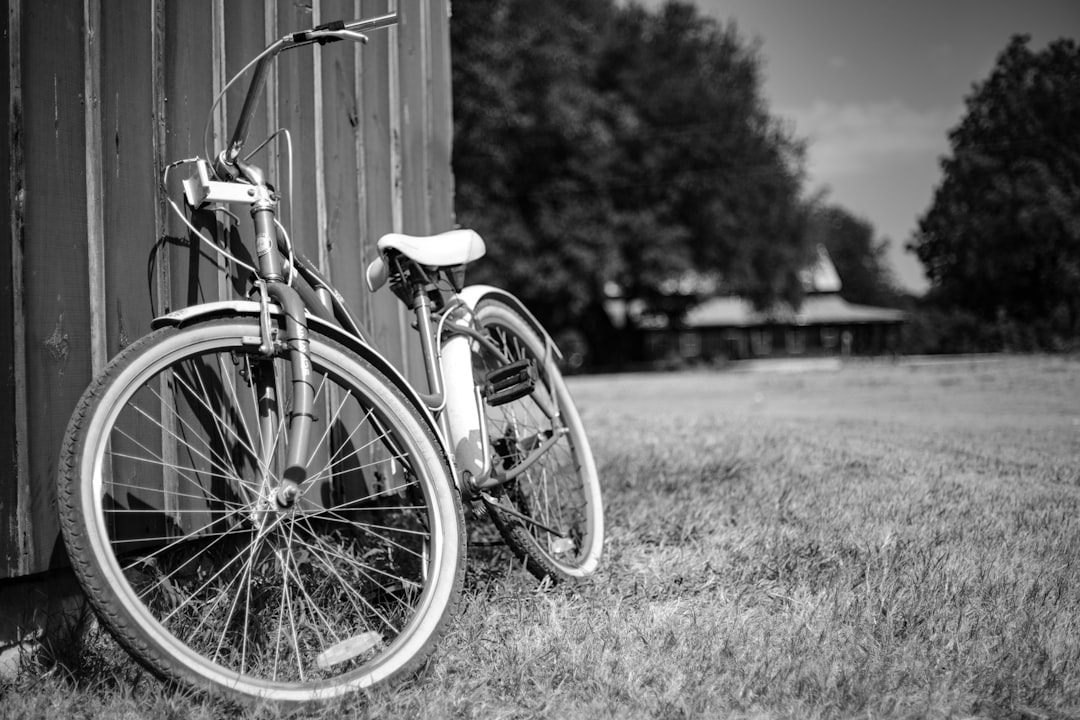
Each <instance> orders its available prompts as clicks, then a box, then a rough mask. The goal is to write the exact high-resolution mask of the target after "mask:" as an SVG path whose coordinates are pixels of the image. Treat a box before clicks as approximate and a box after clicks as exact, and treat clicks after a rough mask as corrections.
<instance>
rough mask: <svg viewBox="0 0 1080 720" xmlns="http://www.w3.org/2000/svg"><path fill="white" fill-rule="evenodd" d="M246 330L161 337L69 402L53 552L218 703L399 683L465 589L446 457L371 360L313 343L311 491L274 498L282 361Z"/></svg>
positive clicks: (121, 622) (144, 652) (123, 357)
mask: <svg viewBox="0 0 1080 720" xmlns="http://www.w3.org/2000/svg"><path fill="white" fill-rule="evenodd" d="M259 339H260V331H259V327H258V323H257V321H255V320H254V319H251V318H231V319H225V320H215V321H208V322H202V323H198V324H195V325H192V326H190V327H187V328H184V329H176V328H167V329H163V330H158V331H157V332H155V333H153V334H151V335H148V336H147V337H145V338H143V339H142V340H140V341H138V342H137V343H135V344H133V345H131V346H129V347H128V348H127V349H126V350H125V351H124V352H123V353H121V354H120V355H119V356H118V357H117V358H116V359H115V360H114V361H113V362H112V363H110V364H109V366H108V367H107V368H106V370H105V372H104V373H103V374H102V376H101V377H100V378H99V379H98V380H96V381H95V382H94V384H93V385H91V387H90V388H89V389H88V390H87V392H86V394H85V395H84V397H83V399H82V400H81V402H80V403H79V405H78V407H77V409H76V411H75V414H74V415H73V417H72V420H71V424H70V426H69V428H68V435H67V438H66V440H65V444H64V449H63V454H62V457H61V473H60V478H59V498H60V514H61V525H62V528H63V531H64V537H65V540H66V542H67V546H68V552H69V555H70V556H71V559H72V563H73V565H74V568H75V570H76V572H77V574H78V575H79V577H80V579H81V581H82V583H83V586H84V587H85V589H86V591H87V594H88V595H89V597H90V599H91V600H92V602H93V604H94V606H95V608H96V609H97V611H98V613H99V615H100V617H101V619H102V620H103V622H104V623H105V624H106V625H107V626H108V627H109V629H110V630H111V631H112V632H113V634H114V635H115V636H116V637H117V639H118V640H119V641H120V642H121V643H122V644H123V645H124V646H125V647H126V648H127V649H128V650H130V651H131V652H132V654H133V655H135V657H136V658H137V659H139V660H140V661H141V662H142V663H143V664H145V665H146V666H148V667H149V668H150V669H152V670H153V671H155V672H157V673H158V674H160V675H162V676H164V677H167V678H171V679H175V680H179V681H183V682H185V683H187V684H189V685H192V686H194V687H196V688H200V689H204V690H209V691H211V692H214V693H218V694H224V695H228V696H230V697H232V698H234V699H241V700H245V699H264V700H271V701H278V702H284V703H303V702H308V701H313V700H325V699H329V698H333V697H336V696H339V695H341V694H343V693H346V692H349V691H352V690H355V689H358V688H364V687H369V686H371V685H374V684H376V683H380V682H383V681H387V680H390V679H392V678H395V677H398V676H401V675H402V674H405V673H408V672H410V671H412V670H415V669H416V668H417V667H418V666H419V665H420V663H422V662H423V661H424V659H425V658H426V657H427V656H428V655H429V654H430V653H431V651H432V649H433V647H434V644H435V643H436V642H437V641H438V639H439V638H440V637H441V636H442V634H443V633H444V632H445V629H446V626H447V623H448V621H449V618H450V616H451V615H452V612H453V611H454V609H455V607H456V605H457V603H458V599H459V597H460V593H461V584H462V579H463V576H464V557H463V553H464V537H463V518H462V516H461V505H460V500H459V498H458V496H457V493H456V491H455V490H453V489H452V486H451V481H450V477H449V469H448V467H447V464H446V460H445V458H444V456H443V453H442V451H441V449H440V446H439V444H438V442H437V441H436V439H435V437H434V435H433V433H432V432H431V430H430V429H429V427H428V425H427V423H426V422H424V421H423V420H422V419H421V417H420V415H419V414H418V413H417V411H416V410H415V409H414V407H413V406H412V404H411V403H409V402H408V401H407V400H406V399H405V397H404V396H403V395H402V393H401V392H400V391H399V390H398V389H397V388H396V386H395V385H394V384H393V383H392V382H391V381H390V380H389V379H387V377H386V376H385V375H383V374H382V373H381V372H380V371H379V370H378V369H377V368H376V367H375V366H373V365H372V364H371V363H369V362H368V361H366V360H365V359H363V358H362V357H360V356H359V355H357V354H356V353H354V352H352V351H351V350H349V349H347V348H345V347H344V346H342V345H341V344H339V343H337V342H336V341H334V340H333V339H331V338H329V337H327V336H324V335H321V334H320V333H318V332H315V331H312V332H311V334H310V348H311V361H312V365H313V376H312V382H313V386H314V389H315V410H314V414H315V416H316V417H315V420H314V427H313V429H312V432H311V452H310V458H309V461H308V468H309V476H308V478H307V480H305V481H304V482H303V483H302V484H301V486H300V494H299V497H298V498H297V499H296V500H295V501H294V502H292V503H291V504H290V505H289V506H288V507H283V506H282V505H281V504H279V502H278V501H277V499H276V494H275V492H274V489H275V488H276V487H277V485H278V483H279V481H280V478H281V473H282V471H283V470H284V460H285V457H286V449H287V448H286V445H287V442H288V427H287V426H288V414H289V412H290V408H291V397H290V396H291V365H290V363H289V362H288V360H287V357H284V356H278V357H273V358H267V357H264V356H263V355H261V354H260V353H259V352H258V347H259Z"/></svg>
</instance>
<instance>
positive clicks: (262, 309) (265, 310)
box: [255, 280, 277, 357]
mask: <svg viewBox="0 0 1080 720" xmlns="http://www.w3.org/2000/svg"><path fill="white" fill-rule="evenodd" d="M255 287H257V288H258V289H259V329H260V332H261V335H262V337H261V339H262V342H261V343H260V344H259V353H260V354H262V355H265V356H266V357H272V356H273V355H274V354H275V353H276V350H277V345H276V340H275V338H274V334H273V331H272V330H271V328H270V296H269V295H268V294H267V292H266V281H265V280H256V281H255Z"/></svg>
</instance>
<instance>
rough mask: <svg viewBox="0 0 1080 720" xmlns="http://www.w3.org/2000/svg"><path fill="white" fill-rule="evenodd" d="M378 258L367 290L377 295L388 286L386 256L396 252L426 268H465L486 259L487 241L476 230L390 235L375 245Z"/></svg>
mask: <svg viewBox="0 0 1080 720" xmlns="http://www.w3.org/2000/svg"><path fill="white" fill-rule="evenodd" d="M376 245H377V246H378V248H379V257H377V258H376V259H375V261H374V262H372V263H371V265H369V266H368V269H367V285H368V289H370V290H371V291H372V292H375V291H376V290H378V289H379V288H380V287H382V286H383V284H384V283H386V278H387V270H386V263H385V262H384V261H383V255H384V254H385V253H386V251H387V250H396V251H397V252H399V253H401V254H402V255H404V256H405V257H407V258H409V259H410V260H413V261H414V262H416V263H417V264H419V265H424V266H425V267H440V268H442V267H452V266H454V265H464V264H465V263H468V262H472V261H473V260H476V259H478V258H481V257H483V256H484V251H485V246H484V239H483V238H482V237H480V235H479V234H477V232H476V231H475V230H450V231H448V232H444V233H439V234H438V235H424V236H416V235H403V234H401V233H389V234H387V235H383V236H382V237H381V238H379V242H378V243H376Z"/></svg>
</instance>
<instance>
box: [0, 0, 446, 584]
mask: <svg viewBox="0 0 1080 720" xmlns="http://www.w3.org/2000/svg"><path fill="white" fill-rule="evenodd" d="M448 5H449V2H448V0H397V2H394V0H310V2H305V3H297V2H291V1H290V2H285V1H284V0H282V1H281V2H274V1H273V0H229V1H228V2H225V0H151V1H148V2H127V1H125V0H83V2H81V3H78V2H71V0H32V1H30V0H8V12H7V14H6V16H5V18H4V25H3V28H2V29H3V33H2V38H0V53H2V56H3V57H4V58H5V59H6V60H7V67H8V70H9V71H8V73H7V74H6V76H5V78H4V82H3V85H2V87H0V97H2V98H3V101H4V106H5V107H6V108H7V112H6V113H4V114H3V119H2V120H0V131H2V132H3V134H4V135H5V136H6V140H7V142H5V143H4V144H3V149H2V150H0V153H2V159H3V160H5V161H6V163H7V166H8V167H9V172H8V173H7V174H6V175H4V176H3V178H2V180H0V203H3V209H4V210H5V211H6V212H5V213H4V214H5V217H7V218H9V220H8V222H7V223H5V225H4V230H3V234H2V236H0V578H14V577H18V576H24V575H29V574H32V573H38V572H43V571H46V570H49V569H51V568H56V567H62V566H63V565H64V564H65V562H66V559H65V557H64V551H63V543H62V540H61V539H60V536H59V531H58V528H57V523H56V520H55V517H54V516H55V491H54V482H55V481H54V475H55V472H56V466H57V456H58V454H59V449H60V444H61V442H62V440H63V436H64V430H65V426H66V424H67V420H68V418H69V416H70V414H71V411H72V409H73V408H74V406H75V403H76V401H77V400H78V397H79V395H80V394H81V393H82V391H83V389H84V388H85V387H86V385H87V383H88V382H89V381H90V379H91V377H92V376H93V374H94V373H95V372H96V371H97V370H99V369H100V368H101V367H102V366H103V365H104V363H105V362H107V360H108V358H109V357H111V356H113V355H115V354H116V353H117V352H118V351H119V350H120V349H122V348H123V347H124V346H125V345H127V344H129V343H130V342H132V341H133V340H135V339H136V338H138V337H139V336H141V335H142V334H144V333H146V332H147V331H149V329H150V321H151V319H152V318H153V317H154V316H155V315H157V314H160V313H163V312H167V311H169V310H172V309H175V308H179V307H183V306H186V305H189V304H192V303H195V302H200V301H204V300H214V299H217V298H219V297H223V296H227V295H232V294H234V293H235V292H236V290H237V288H238V287H240V285H241V283H240V282H239V281H238V280H237V279H236V278H234V277H230V276H229V275H227V274H226V272H225V271H224V270H223V269H222V267H221V262H220V261H219V259H218V258H217V257H216V256H215V255H213V254H212V253H208V252H207V251H206V249H205V248H203V247H200V246H199V245H198V244H197V243H193V242H192V240H191V238H190V237H189V233H188V231H187V229H186V228H185V227H184V226H183V225H182V224H181V223H180V222H179V221H178V220H177V219H176V218H175V217H173V216H172V214H171V212H168V211H167V209H166V206H165V204H164V198H163V196H162V194H161V193H160V192H159V184H160V183H159V180H160V177H161V172H162V169H163V168H164V166H165V164H166V163H168V162H170V161H172V160H176V159H180V158H187V157H192V156H194V155H201V154H202V153H203V134H204V128H206V117H207V112H208V110H209V108H210V105H211V103H212V102H213V99H214V97H215V96H216V95H217V93H218V92H219V91H220V89H221V88H222V87H224V85H225V83H226V82H227V80H228V79H229V78H231V77H232V76H233V74H235V72H236V71H238V70H239V69H240V68H242V67H243V66H244V65H245V64H246V63H247V62H248V60H250V59H251V58H252V57H253V56H254V55H255V54H256V53H257V52H258V51H259V50H261V49H262V48H263V47H264V46H265V45H266V44H268V43H269V42H271V41H272V40H274V39H276V38H277V37H280V36H281V35H283V34H285V33H287V32H292V31H294V30H300V29H305V28H308V27H312V26H313V25H316V24H319V23H321V22H327V21H329V20H335V19H338V18H344V19H350V18H355V17H362V16H363V17H369V16H373V15H380V14H384V13H386V12H394V11H396V12H397V13H398V14H399V16H400V24H399V26H398V27H397V28H395V29H393V30H389V31H387V30H379V31H374V32H372V33H371V42H370V43H369V44H368V45H366V46H359V45H352V44H348V43H335V44H332V45H328V46H325V47H319V48H314V49H311V48H307V49H299V50H295V51H292V52H289V53H286V54H284V55H282V56H280V57H279V59H278V63H277V65H276V67H275V68H274V71H273V72H272V73H271V75H270V82H269V83H268V88H267V89H268V93H267V99H266V102H265V103H264V105H263V107H262V108H261V109H260V110H259V114H258V116H257V117H256V119H255V122H254V123H253V125H252V131H251V140H250V141H249V147H251V148H253V147H254V146H255V145H256V144H257V143H258V142H260V141H261V139H262V138H263V137H265V136H266V135H267V133H268V132H269V131H271V130H273V129H276V128H278V127H287V128H289V129H290V131H291V133H292V144H293V161H294V162H293V168H292V176H293V182H294V185H293V193H292V197H291V203H289V205H288V206H287V208H286V209H285V212H284V219H286V220H287V221H289V222H288V224H289V225H290V228H291V235H292V237H293V240H294V242H295V243H296V245H297V246H299V247H300V248H301V249H302V250H303V251H304V252H306V253H307V254H308V255H309V256H310V257H312V258H318V259H319V261H320V263H322V265H323V267H324V270H327V271H328V272H329V274H330V275H331V277H332V279H333V281H334V283H335V284H336V285H337V286H338V287H339V288H340V289H341V291H342V292H343V294H344V295H345V297H346V298H347V299H348V301H349V302H350V304H351V305H352V306H353V308H354V310H355V311H356V313H357V315H358V316H359V317H360V318H362V319H364V320H365V321H366V322H367V323H368V325H369V326H370V327H371V329H372V331H373V335H374V336H375V339H376V341H377V342H378V343H379V345H380V347H381V348H382V349H383V350H384V352H385V353H386V354H387V356H388V357H390V358H391V360H393V361H394V362H396V363H398V365H399V366H401V367H403V368H406V369H408V370H409V371H410V374H411V375H412V374H414V373H415V372H416V369H417V367H418V366H417V363H416V360H415V359H414V358H415V355H416V353H415V352H412V342H413V341H412V339H411V338H410V334H411V331H410V330H408V327H407V324H406V323H405V322H404V314H403V312H402V311H401V309H400V308H399V307H398V306H397V303H396V301H394V300H393V299H392V298H391V297H390V296H389V294H388V293H381V294H380V295H378V296H370V295H369V294H368V293H367V291H366V289H365V288H364V286H363V268H364V266H365V264H366V263H367V262H369V261H370V260H371V259H372V258H373V257H374V241H375V240H376V239H377V238H378V237H379V235H381V234H383V233H386V232H390V231H392V230H399V231H405V232H413V233H427V232H438V231H442V230H447V229H449V228H451V227H452V225H453V213H452V207H453V198H452V194H453V180H452V176H451V173H450V142H451V127H452V126H451V114H450V68H449V28H448V23H449V7H448ZM245 90H246V85H245V84H244V83H243V82H240V83H238V84H237V86H234V88H233V89H230V91H229V92H228V93H227V94H226V96H225V98H224V99H223V101H222V103H221V106H220V109H219V112H217V113H215V115H214V117H213V118H212V119H211V121H210V124H209V136H210V141H211V143H212V144H213V146H214V147H220V146H221V145H222V144H223V142H224V140H223V138H224V136H226V135H227V134H228V127H227V122H229V121H230V120H231V119H232V118H234V117H235V113H236V112H238V110H239V108H240V105H241V104H242V102H243V94H244V92H245ZM254 162H256V164H259V165H261V166H263V167H268V168H269V170H270V173H271V176H272V178H273V179H274V181H275V182H276V184H277V185H278V187H279V188H281V189H284V188H285V184H286V178H287V170H288V165H287V161H286V157H285V145H284V142H280V143H277V144H271V145H270V146H268V148H267V149H266V150H264V151H263V152H262V153H260V155H259V156H257V157H256V158H255V159H254ZM186 172H187V171H186V170H183V169H180V170H178V171H177V172H176V173H174V176H173V177H172V178H170V189H171V190H172V191H173V192H174V193H178V191H179V180H180V179H181V177H182V176H183V175H184V174H186ZM237 217H238V219H239V223H234V222H233V221H232V220H230V219H229V218H228V217H227V216H225V215H223V214H221V213H218V214H217V215H213V214H210V213H203V214H201V216H200V217H198V218H196V222H197V224H201V225H203V226H205V227H207V228H208V229H209V230H211V231H212V232H214V233H215V234H216V235H217V236H218V237H224V238H227V239H229V240H230V242H231V243H240V242H242V241H244V240H246V239H248V238H249V237H250V234H251V233H250V228H249V227H247V225H249V224H250V223H249V221H248V217H247V214H246V213H244V212H239V213H238V214H237ZM414 377H417V378H418V377H420V374H418V373H417V374H415V375H414Z"/></svg>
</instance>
